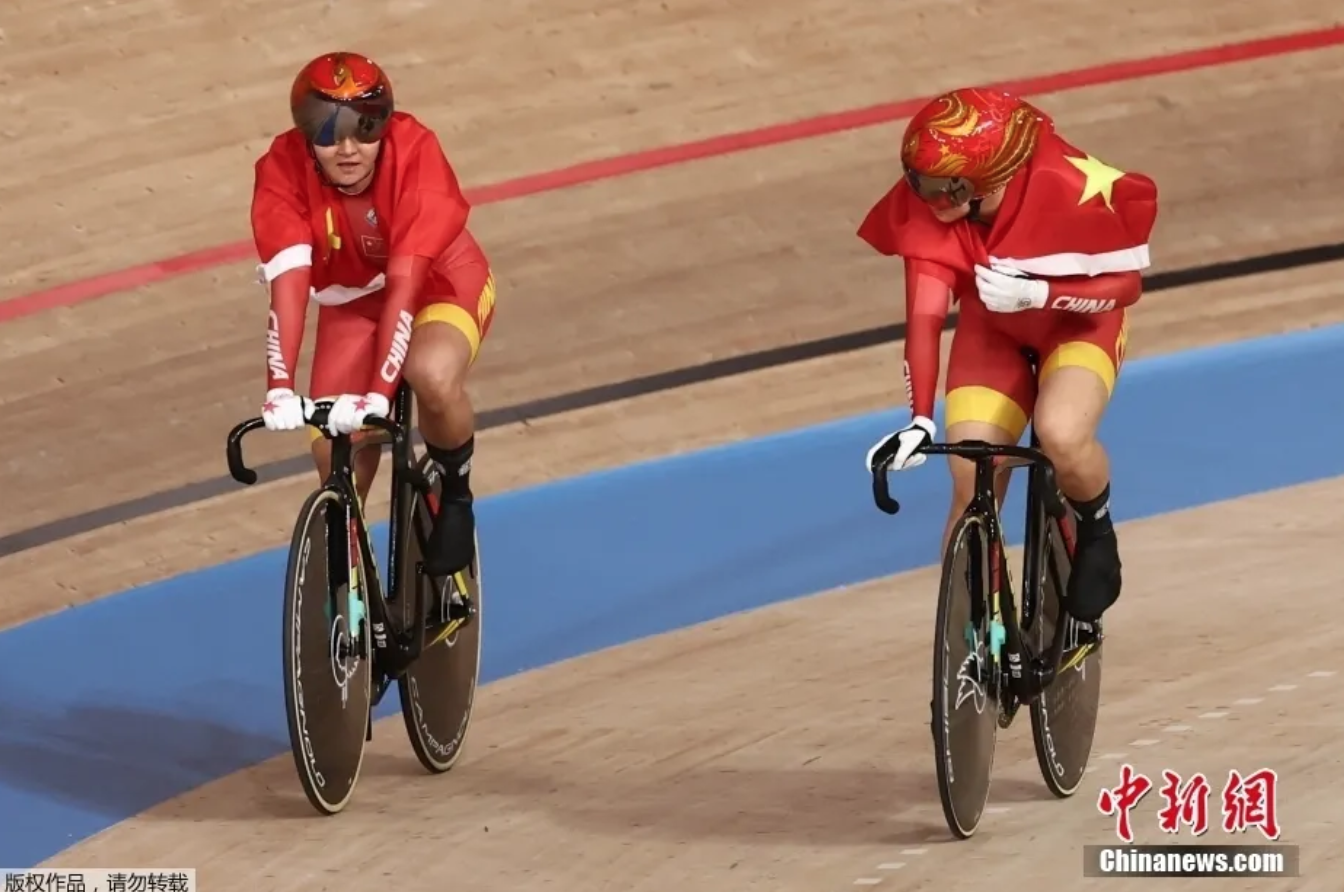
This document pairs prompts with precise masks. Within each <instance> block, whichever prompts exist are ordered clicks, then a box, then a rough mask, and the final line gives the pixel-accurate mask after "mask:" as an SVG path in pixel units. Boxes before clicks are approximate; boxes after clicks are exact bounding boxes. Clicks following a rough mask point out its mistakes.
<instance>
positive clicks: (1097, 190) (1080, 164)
mask: <svg viewBox="0 0 1344 892" xmlns="http://www.w3.org/2000/svg"><path fill="white" fill-rule="evenodd" d="M1064 160H1065V161H1067V162H1069V163H1070V164H1072V165H1073V166H1074V167H1076V168H1078V169H1079V170H1080V171H1082V173H1083V176H1084V177H1085V178H1086V179H1085V181H1084V182H1083V194H1082V196H1080V197H1079V199H1078V204H1079V205H1083V204H1086V203H1087V201H1088V199H1090V198H1092V197H1093V196H1096V195H1100V196H1101V200H1102V201H1104V202H1106V207H1108V208H1110V209H1111V210H1115V208H1114V207H1112V206H1111V187H1112V186H1114V185H1115V182H1116V180H1118V179H1120V178H1121V177H1122V176H1124V175H1125V172H1124V171H1123V170H1116V169H1115V168H1114V167H1111V166H1110V165H1109V164H1106V163H1105V162H1103V161H1098V160H1097V159H1096V158H1093V157H1092V156H1091V155H1088V156H1087V157H1086V158H1069V157H1068V156H1065V158H1064Z"/></svg>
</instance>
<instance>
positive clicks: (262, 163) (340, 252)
mask: <svg viewBox="0 0 1344 892" xmlns="http://www.w3.org/2000/svg"><path fill="white" fill-rule="evenodd" d="M367 194H370V195H371V198H372V212H373V215H374V217H373V219H371V220H367V221H365V222H367V223H368V224H369V225H370V226H372V227H373V228H375V229H376V230H377V231H378V232H379V233H381V234H382V236H383V237H384V238H385V239H386V243H387V244H386V250H385V251H382V252H371V253H370V254H366V252H365V251H361V250H360V249H359V247H358V245H357V244H356V241H357V233H355V232H352V231H351V226H350V224H349V222H348V221H347V220H346V219H345V215H344V213H343V212H342V209H341V196H340V194H339V193H338V192H337V191H336V190H335V189H334V188H332V187H330V186H327V185H325V183H324V182H323V180H322V179H321V178H319V176H318V174H317V170H316V169H315V167H314V161H313V158H312V156H311V155H309V152H308V146H307V143H305V141H304V138H303V134H302V133H300V132H299V131H298V130H289V131H287V132H285V133H283V134H281V135H280V136H278V137H276V139H275V141H274V142H273V143H272V144H271V147H270V150H269V151H268V152H267V153H266V154H265V155H264V156H262V158H261V159H260V160H259V161H258V162H257V165H256V183H255V187H254V192H253V204H252V232H253V238H254V240H255V242H256V247H257V253H258V255H260V257H261V261H262V263H269V262H270V261H271V259H272V258H274V257H275V255H276V254H278V253H280V252H281V251H283V250H284V249H286V248H290V247H293V246H295V245H312V246H313V266H312V283H311V284H312V287H313V288H314V289H315V290H317V291H322V290H323V289H325V288H327V287H329V286H331V285H341V286H346V287H351V288H363V287H366V286H367V285H369V283H370V282H371V281H372V280H373V279H374V278H375V277H376V276H377V275H378V274H379V273H381V272H384V271H385V269H386V266H387V263H388V262H390V261H395V260H397V259H400V258H410V257H428V258H431V260H433V259H438V258H439V257H442V256H443V255H444V254H445V253H446V252H447V251H448V249H449V246H450V245H451V244H452V243H453V240H454V239H456V238H457V236H458V235H459V234H461V232H462V230H463V228H464V227H465V226H466V221H467V214H468V211H469V210H470V206H469V204H468V203H467V200H466V198H465V197H464V196H463V194H462V190H461V188H460V187H459V185H458V182H457V175H456V174H455V173H454V172H453V168H452V166H451V165H450V164H449V163H448V159H447V157H446V156H445V155H444V153H443V149H442V148H441V147H440V145H439V141H438V139H437V138H436V137H435V135H434V133H433V131H431V130H430V129H429V128H427V127H425V126H424V125H423V124H421V123H420V122H419V121H417V120H416V119H415V118H414V117H412V116H411V115H409V114H406V113H405V112H396V113H394V114H393V116H392V121H391V123H390V124H389V125H388V127H387V130H386V131H384V134H383V140H382V145H381V147H380V148H379V156H378V172H377V173H376V174H375V176H374V180H373V185H372V187H371V189H370V192H369V193H367ZM361 228H363V227H361ZM380 253H381V256H378V255H379V254H380ZM430 276H431V278H433V276H434V273H433V272H431V273H430Z"/></svg>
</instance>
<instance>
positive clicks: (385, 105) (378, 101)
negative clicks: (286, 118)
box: [289, 52, 395, 146]
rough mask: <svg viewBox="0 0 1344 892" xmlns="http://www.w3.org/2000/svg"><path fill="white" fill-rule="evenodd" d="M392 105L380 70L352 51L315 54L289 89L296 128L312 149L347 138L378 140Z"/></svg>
mask: <svg viewBox="0 0 1344 892" xmlns="http://www.w3.org/2000/svg"><path fill="white" fill-rule="evenodd" d="M394 107H395V106H394V104H393V101H392V82H391V81H390V80H388V78H387V75H386V74H384V73H383V69H381V68H379V67H378V65H377V63H375V62H374V61H373V60H372V59H367V58H365V57H364V56H360V55H357V54H355V53H340V52H337V53H326V54H324V55H321V56H318V57H317V58H316V59H314V60H313V61H311V62H309V63H308V64H307V65H305V66H303V70H302V71H300V72H299V76H298V77H296V78H294V86H293V87H292V88H290V91H289V110H290V113H291V114H292V115H293V117H294V126H295V127H297V128H299V130H301V131H303V135H304V136H305V137H307V139H308V141H309V142H310V143H312V144H313V145H316V146H332V145H335V144H336V143H338V142H341V141H342V140H344V139H347V138H349V137H354V138H355V139H356V140H358V141H359V142H364V143H370V142H377V141H378V140H380V139H382V137H383V130H384V129H385V128H386V127H387V122H388V121H390V120H391V119H392V111H393V108H394Z"/></svg>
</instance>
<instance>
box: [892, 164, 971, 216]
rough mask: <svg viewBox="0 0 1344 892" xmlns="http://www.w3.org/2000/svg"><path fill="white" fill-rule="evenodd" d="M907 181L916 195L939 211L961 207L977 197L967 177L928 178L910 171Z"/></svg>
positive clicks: (906, 173) (906, 176)
mask: <svg viewBox="0 0 1344 892" xmlns="http://www.w3.org/2000/svg"><path fill="white" fill-rule="evenodd" d="M905 180H906V182H908V183H909V184H910V188H911V189H913V190H915V194H916V195H918V196H919V197H920V198H921V199H922V200H923V201H925V202H927V203H928V204H929V205H930V206H931V207H934V208H937V209H938V210H948V209H950V208H955V207H960V206H961V205H963V204H965V203H966V202H968V201H970V200H971V199H972V198H974V197H975V189H974V188H973V187H972V186H971V181H970V180H968V179H966V178H965V177H927V176H924V175H923V174H920V173H918V172H916V171H913V170H908V171H906V172H905Z"/></svg>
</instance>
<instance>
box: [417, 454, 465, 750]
mask: <svg viewBox="0 0 1344 892" xmlns="http://www.w3.org/2000/svg"><path fill="white" fill-rule="evenodd" d="M420 469H421V472H422V473H424V475H425V477H426V478H427V479H428V480H429V481H430V484H431V505H432V507H433V508H434V509H435V510H437V508H438V498H439V495H440V492H441V487H440V481H439V472H438V467H437V465H435V464H434V463H433V462H432V461H430V460H428V459H424V460H422V461H421V465H420ZM401 503H402V505H403V506H405V507H404V509H403V510H404V511H405V515H404V516H403V518H402V524H401V529H402V530H404V531H405V535H404V536H403V537H402V548H404V549H405V551H404V552H403V563H402V567H403V568H404V572H403V573H402V576H401V583H400V586H401V589H402V590H401V591H400V592H398V593H397V598H398V600H400V601H401V609H400V613H401V615H402V616H403V617H404V618H406V619H411V620H413V619H414V617H413V614H410V613H409V612H410V611H411V610H412V609H413V608H414V606H415V604H416V603H417V598H416V592H415V590H414V589H413V588H412V587H413V586H418V587H419V599H418V601H419V604H420V606H421V608H422V609H424V610H425V611H426V614H427V616H428V620H427V621H426V624H425V648H424V650H423V651H421V653H420V657H419V659H417V660H416V661H415V662H414V663H412V664H411V666H410V668H409V669H407V670H406V673H405V674H404V675H403V676H402V677H401V678H400V679H398V681H397V688H398V692H399V693H400V695H401V714H402V717H403V719H404V720H405V722H406V733H407V735H408V736H409V737H410V740H411V749H413V750H414V751H415V755H416V758H418V759H419V760H420V764H421V765H423V766H424V767H425V769H426V770H427V771H430V772H433V773H435V774H440V773H442V772H445V771H447V770H448V769H450V768H452V767H453V765H454V764H456V763H457V760H458V758H459V757H460V756H461V755H462V746H463V743H464V742H465V740H466V736H467V727H468V725H469V724H470V723H471V708H472V704H473V703H474V701H475V697H476V683H477V680H478V679H479V677H480V671H481V554H480V539H479V537H478V538H477V542H476V559H475V561H473V562H472V565H471V566H470V567H469V568H467V569H466V570H464V571H462V572H461V573H458V574H457V575H456V577H454V578H453V579H447V580H441V581H436V580H433V579H431V578H430V577H428V576H425V575H424V574H423V573H420V572H418V571H417V569H416V565H417V564H418V563H419V562H420V561H421V560H422V553H421V546H420V543H421V542H422V541H424V540H426V539H427V538H428V537H429V531H430V527H431V526H432V525H433V517H432V514H431V511H430V507H431V506H430V505H426V504H425V501H424V499H423V498H422V497H421V496H420V494H419V493H417V492H416V491H415V490H414V488H413V487H410V486H407V487H406V491H405V494H404V497H403V498H402V500H401ZM436 582H437V584H436Z"/></svg>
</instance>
